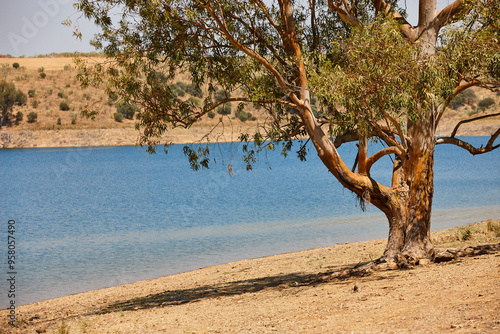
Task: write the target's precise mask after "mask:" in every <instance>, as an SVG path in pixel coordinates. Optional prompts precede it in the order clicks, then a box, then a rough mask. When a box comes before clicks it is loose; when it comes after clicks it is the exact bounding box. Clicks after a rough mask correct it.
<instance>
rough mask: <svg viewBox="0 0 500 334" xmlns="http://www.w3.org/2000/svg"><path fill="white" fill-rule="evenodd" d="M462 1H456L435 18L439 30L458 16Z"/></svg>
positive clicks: (461, 8)
mask: <svg viewBox="0 0 500 334" xmlns="http://www.w3.org/2000/svg"><path fill="white" fill-rule="evenodd" d="M462 5H463V3H462V0H456V1H455V2H454V3H452V4H451V5H449V6H447V7H445V8H444V9H442V10H441V11H440V12H439V14H438V15H437V17H436V20H437V24H438V27H439V28H441V27H443V26H444V25H446V24H447V23H448V22H450V21H451V20H453V18H454V17H455V16H456V15H457V14H459V13H460V12H461V11H462V10H463V9H464V8H463V6H462Z"/></svg>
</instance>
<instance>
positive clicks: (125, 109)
mask: <svg viewBox="0 0 500 334" xmlns="http://www.w3.org/2000/svg"><path fill="white" fill-rule="evenodd" d="M137 110H138V108H137V106H136V105H135V104H131V103H118V104H117V105H116V112H117V113H120V114H122V116H123V117H125V118H127V119H134V114H135V113H136V112H137ZM120 122H121V121H120Z"/></svg>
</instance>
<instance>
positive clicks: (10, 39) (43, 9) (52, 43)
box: [0, 0, 453, 57]
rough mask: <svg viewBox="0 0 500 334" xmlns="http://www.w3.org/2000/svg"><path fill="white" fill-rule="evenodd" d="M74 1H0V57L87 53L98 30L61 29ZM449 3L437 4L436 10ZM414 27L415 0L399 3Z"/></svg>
mask: <svg viewBox="0 0 500 334" xmlns="http://www.w3.org/2000/svg"><path fill="white" fill-rule="evenodd" d="M73 2H74V0H0V54H4V55H5V54H11V55H12V56H16V57H18V56H21V55H25V56H35V55H37V54H49V53H52V52H74V51H80V52H90V51H94V49H93V47H91V46H90V45H89V41H90V39H91V38H92V37H93V35H94V34H95V33H96V32H98V29H97V28H96V27H95V26H94V25H93V24H92V23H90V22H89V21H87V20H85V19H84V18H81V19H80V20H78V22H79V26H80V27H79V28H80V31H81V32H82V34H83V39H82V41H80V40H77V39H76V38H75V37H74V36H73V29H72V28H69V27H67V26H64V25H62V24H61V23H62V22H63V21H64V20H66V19H68V18H69V19H71V20H72V21H73V22H75V21H77V18H78V17H79V13H77V12H76V11H75V9H74V8H73ZM451 2H453V1H452V0H438V3H439V4H440V6H439V7H440V8H443V7H445V6H446V5H448V4H450V3H451ZM400 4H402V5H405V4H406V6H407V7H408V12H409V13H411V14H410V17H409V20H410V23H411V24H414V25H415V24H416V14H413V13H415V10H416V9H417V8H418V0H400Z"/></svg>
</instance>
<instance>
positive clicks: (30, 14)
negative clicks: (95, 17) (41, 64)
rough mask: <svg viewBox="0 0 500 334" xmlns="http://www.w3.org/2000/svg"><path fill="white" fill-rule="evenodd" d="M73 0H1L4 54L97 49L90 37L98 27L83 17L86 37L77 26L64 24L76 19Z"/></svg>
mask: <svg viewBox="0 0 500 334" xmlns="http://www.w3.org/2000/svg"><path fill="white" fill-rule="evenodd" d="M73 2H74V1H73V0H0V54H11V55H13V56H21V55H26V56H34V55H36V54H48V53H52V52H74V51H82V52H89V51H94V49H93V47H91V46H90V45H89V40H90V39H91V38H92V36H93V35H94V33H96V32H98V30H97V28H96V27H95V26H94V25H93V24H92V23H90V22H89V21H87V20H85V19H84V18H82V19H80V20H79V23H80V30H81V31H82V33H83V37H84V38H83V39H82V41H80V40H77V39H76V38H75V37H74V36H73V29H72V28H69V27H67V26H64V25H62V22H63V21H64V20H66V19H68V18H69V19H71V20H72V21H76V19H77V18H78V16H79V14H78V13H77V12H76V10H75V9H74V8H73Z"/></svg>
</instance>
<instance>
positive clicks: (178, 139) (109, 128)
mask: <svg viewBox="0 0 500 334" xmlns="http://www.w3.org/2000/svg"><path fill="white" fill-rule="evenodd" d="M14 63H18V64H19V68H14V67H13V64H14ZM76 74H77V71H76V69H75V68H74V63H73V59H72V58H70V57H47V58H0V80H6V81H7V82H13V83H14V84H15V86H16V89H20V90H21V91H22V92H23V93H24V94H26V95H27V96H28V95H29V96H30V97H28V100H27V103H26V105H24V106H15V107H14V112H13V114H14V115H15V114H16V113H17V112H21V113H22V114H23V119H22V121H21V122H19V124H18V125H15V124H12V125H11V126H7V127H3V128H2V129H1V130H0V147H53V146H89V145H133V144H135V142H136V140H137V135H138V133H137V132H136V131H135V130H134V124H135V122H136V121H135V120H133V119H132V120H130V119H126V118H125V119H123V121H121V122H117V121H116V120H115V117H114V114H115V113H116V112H117V108H116V106H115V104H114V101H112V100H110V98H109V97H108V96H107V95H106V94H105V92H104V91H103V89H101V88H95V87H90V88H86V89H83V88H81V87H80V85H79V82H78V81H77V79H76ZM181 80H182V81H181V82H182V83H183V84H184V85H186V84H189V78H187V77H186V76H184V77H182V79H181ZM472 95H474V96H475V97H474V96H473V97H472V98H468V99H467V100H466V101H464V102H463V104H462V105H461V106H459V107H458V108H457V110H450V112H449V113H448V114H446V115H445V117H444V119H443V121H442V123H441V126H440V128H439V129H438V134H439V135H448V134H449V133H450V132H451V131H452V129H453V127H454V125H455V124H456V123H457V121H458V120H462V119H466V118H470V117H475V116H480V115H483V114H487V113H494V112H498V110H499V104H500V95H499V93H496V94H495V93H491V92H489V91H486V90H480V89H474V90H473V94H472ZM189 98H194V97H193V96H191V95H190V94H189V93H187V92H186V93H185V95H183V96H182V97H181V99H186V100H187V99H189ZM486 98H490V99H492V101H493V104H492V105H490V106H489V107H487V108H484V110H483V109H482V108H481V107H480V104H481V101H484V100H485V99H486ZM61 103H66V104H67V105H68V107H69V110H61ZM87 106H91V107H92V108H95V109H96V110H99V111H100V114H99V115H98V116H97V117H96V119H95V120H91V119H87V118H84V117H82V116H81V115H80V112H81V111H82V110H84V109H85V108H87ZM232 109H233V110H232V113H231V115H228V117H225V118H224V119H225V124H226V125H225V129H224V130H223V129H222V128H221V127H219V129H217V131H215V132H214V133H213V134H214V136H213V137H212V140H217V139H218V140H222V141H227V140H236V139H237V137H238V135H239V134H240V132H242V131H249V130H250V131H251V128H255V127H256V126H257V124H258V123H262V122H264V121H265V119H266V116H265V115H263V114H262V113H260V112H259V111H258V110H255V109H252V108H250V109H249V110H248V112H250V113H251V114H252V116H253V117H254V120H251V119H250V120H247V121H245V122H242V121H241V120H240V119H238V118H236V117H235V115H234V111H235V109H236V106H235V105H234V106H233V108H232ZM31 112H35V113H36V114H37V119H36V121H35V122H33V123H29V122H28V117H27V115H28V114H29V113H31ZM219 117H220V115H217V114H216V115H215V117H214V118H213V119H211V118H209V117H208V116H205V117H204V118H203V119H202V120H201V122H199V123H197V124H196V125H195V126H194V127H193V128H192V129H190V130H189V131H184V130H183V129H175V131H171V132H169V134H168V136H167V140H168V141H171V142H173V143H186V142H193V141H197V140H201V139H202V138H203V135H204V134H205V133H207V132H209V131H210V130H211V129H212V127H213V126H214V125H215V124H217V122H218V119H219ZM73 119H74V121H73ZM499 125H500V117H496V118H488V119H486V120H483V121H480V122H474V123H468V124H464V125H463V126H462V127H461V129H460V131H459V132H458V135H489V134H492V133H493V132H494V131H495V130H496V129H497V128H498V126H499ZM222 132H224V135H223V136H222V137H220V138H217V136H219V135H220V134H221V133H222Z"/></svg>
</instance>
